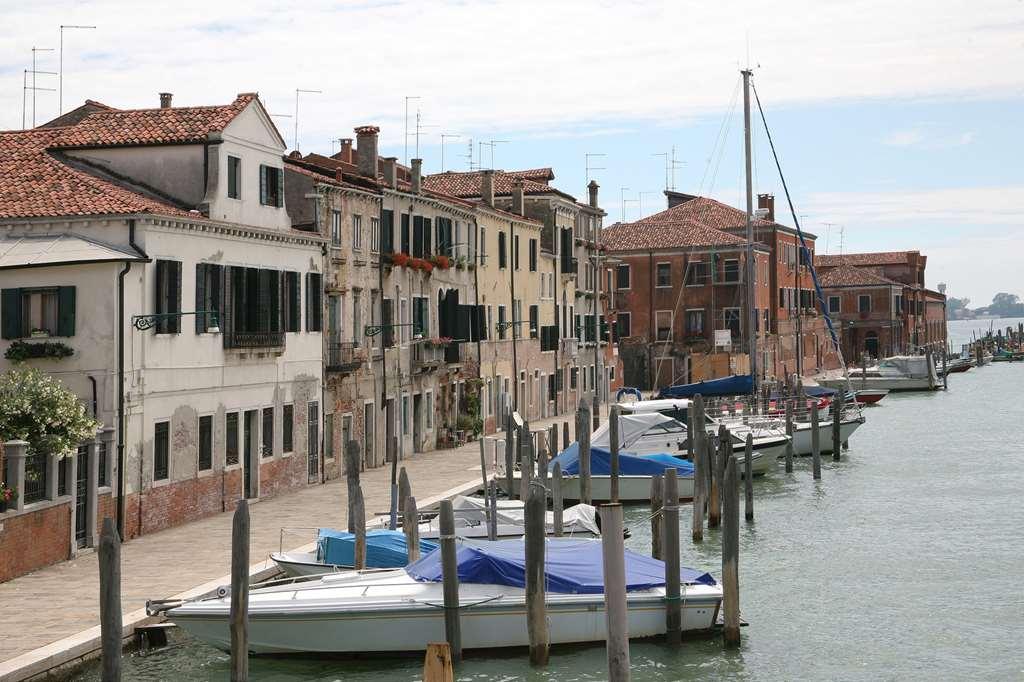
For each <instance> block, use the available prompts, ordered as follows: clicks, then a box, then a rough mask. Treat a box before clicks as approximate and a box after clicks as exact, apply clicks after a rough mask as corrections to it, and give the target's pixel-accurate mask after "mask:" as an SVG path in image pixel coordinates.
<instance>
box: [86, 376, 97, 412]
mask: <svg viewBox="0 0 1024 682" xmlns="http://www.w3.org/2000/svg"><path fill="white" fill-rule="evenodd" d="M86 378H87V379H88V380H89V383H90V384H92V417H93V419H95V418H96V416H97V412H96V409H97V405H98V403H97V400H96V377H94V376H92V375H91V374H90V375H88V376H87V377H86Z"/></svg>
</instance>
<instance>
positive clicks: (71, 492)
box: [56, 443, 84, 559]
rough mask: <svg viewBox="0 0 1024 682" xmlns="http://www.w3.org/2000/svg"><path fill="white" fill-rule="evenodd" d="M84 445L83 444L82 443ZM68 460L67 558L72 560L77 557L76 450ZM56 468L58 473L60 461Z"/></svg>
mask: <svg viewBox="0 0 1024 682" xmlns="http://www.w3.org/2000/svg"><path fill="white" fill-rule="evenodd" d="M83 445H84V443H83ZM67 458H68V478H67V482H66V485H67V489H68V497H69V498H70V499H71V506H70V512H71V523H70V524H68V525H69V526H70V529H69V533H68V558H69V559H74V558H75V557H76V556H78V543H77V542H76V541H75V528H76V527H77V526H78V464H79V462H78V450H77V449H76V450H75V451H74V452H73V453H71V454H70V455H68V456H67ZM57 464H58V468H57V469H56V471H60V468H59V466H60V460H57Z"/></svg>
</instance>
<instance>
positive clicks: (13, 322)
mask: <svg viewBox="0 0 1024 682" xmlns="http://www.w3.org/2000/svg"><path fill="white" fill-rule="evenodd" d="M0 327H2V330H0V331H2V336H3V337H4V338H5V339H17V338H20V337H21V335H22V334H21V289H4V290H3V291H2V292H0Z"/></svg>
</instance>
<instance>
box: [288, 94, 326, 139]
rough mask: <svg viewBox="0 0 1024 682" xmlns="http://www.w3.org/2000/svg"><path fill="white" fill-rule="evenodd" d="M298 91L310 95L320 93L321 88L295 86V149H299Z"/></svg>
mask: <svg viewBox="0 0 1024 682" xmlns="http://www.w3.org/2000/svg"><path fill="white" fill-rule="evenodd" d="M299 93H303V94H311V95H322V94H323V91H322V90H305V89H303V88H295V138H294V140H293V142H294V143H295V151H299Z"/></svg>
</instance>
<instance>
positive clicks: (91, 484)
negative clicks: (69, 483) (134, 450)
mask: <svg viewBox="0 0 1024 682" xmlns="http://www.w3.org/2000/svg"><path fill="white" fill-rule="evenodd" d="M99 436H100V433H99V432H97V437H96V438H93V439H92V442H90V443H89V473H88V476H87V479H88V480H87V481H86V489H87V490H88V491H89V499H88V500H86V503H85V513H86V514H88V519H87V520H86V522H85V544H86V546H87V547H95V546H96V545H97V544H98V543H99V533H98V532H97V530H96V522H97V521H98V520H99V501H100V500H99V497H100V495H99V490H100V439H99ZM107 452H108V453H109V452H110V450H109V449H108V450H107Z"/></svg>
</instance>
